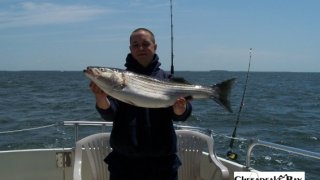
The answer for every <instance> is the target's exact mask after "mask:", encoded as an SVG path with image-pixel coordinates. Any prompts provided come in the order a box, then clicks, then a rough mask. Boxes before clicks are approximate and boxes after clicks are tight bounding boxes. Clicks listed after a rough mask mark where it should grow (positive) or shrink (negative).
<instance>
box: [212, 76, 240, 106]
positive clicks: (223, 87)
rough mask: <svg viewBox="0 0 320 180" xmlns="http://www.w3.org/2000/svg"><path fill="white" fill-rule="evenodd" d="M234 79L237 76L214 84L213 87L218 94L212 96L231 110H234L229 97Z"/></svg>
mask: <svg viewBox="0 0 320 180" xmlns="http://www.w3.org/2000/svg"><path fill="white" fill-rule="evenodd" d="M234 81H235V78H232V79H228V80H226V81H223V82H221V83H219V84H215V85H213V86H212V89H213V90H214V91H215V92H216V94H215V95H214V96H212V97H211V99H213V100H214V101H216V102H217V103H218V104H220V105H221V106H223V107H224V108H225V109H226V110H228V111H229V112H232V109H231V105H230V101H229V99H228V98H229V94H230V91H231V87H232V85H233V83H234Z"/></svg>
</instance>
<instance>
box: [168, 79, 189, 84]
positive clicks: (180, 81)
mask: <svg viewBox="0 0 320 180" xmlns="http://www.w3.org/2000/svg"><path fill="white" fill-rule="evenodd" d="M169 81H170V82H173V83H179V84H189V85H191V83H190V82H188V81H187V80H185V79H184V78H183V77H170V78H169Z"/></svg>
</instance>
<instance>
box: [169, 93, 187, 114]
mask: <svg viewBox="0 0 320 180" xmlns="http://www.w3.org/2000/svg"><path fill="white" fill-rule="evenodd" d="M172 107H173V112H174V113H175V114H176V115H182V114H183V113H184V112H185V111H186V109H187V100H186V99H185V98H184V97H180V98H178V99H177V100H176V102H175V103H174V105H173V106H172Z"/></svg>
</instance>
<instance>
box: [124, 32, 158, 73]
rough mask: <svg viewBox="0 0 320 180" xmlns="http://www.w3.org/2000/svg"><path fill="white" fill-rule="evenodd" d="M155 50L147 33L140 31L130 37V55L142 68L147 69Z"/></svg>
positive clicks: (155, 47) (155, 45)
mask: <svg viewBox="0 0 320 180" xmlns="http://www.w3.org/2000/svg"><path fill="white" fill-rule="evenodd" d="M156 49H157V44H155V43H154V42H153V41H152V36H151V34H150V33H149V32H147V31H143V30H141V31H138V32H134V33H133V34H132V35H131V40H130V51H131V54H132V56H133V57H134V58H135V59H136V60H137V61H138V62H139V63H140V64H141V65H142V66H144V67H147V66H148V65H149V64H150V62H151V61H152V59H153V56H154V54H155V52H156Z"/></svg>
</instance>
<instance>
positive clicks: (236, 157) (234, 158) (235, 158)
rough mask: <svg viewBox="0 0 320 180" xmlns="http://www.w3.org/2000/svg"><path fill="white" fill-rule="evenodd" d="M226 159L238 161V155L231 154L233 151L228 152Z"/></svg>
mask: <svg viewBox="0 0 320 180" xmlns="http://www.w3.org/2000/svg"><path fill="white" fill-rule="evenodd" d="M227 157H228V158H229V159H231V160H233V161H235V160H237V159H238V154H237V153H235V152H233V151H228V152H227Z"/></svg>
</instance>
